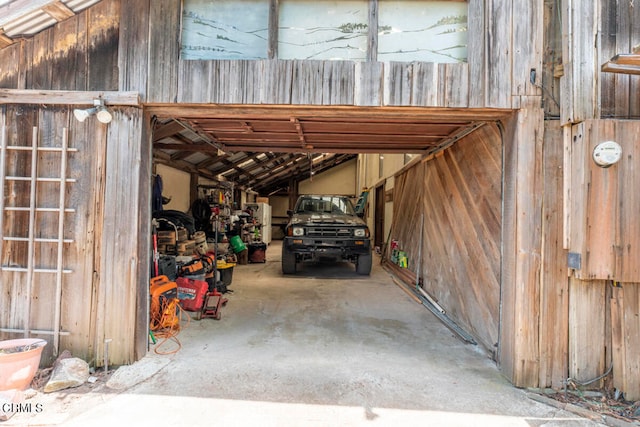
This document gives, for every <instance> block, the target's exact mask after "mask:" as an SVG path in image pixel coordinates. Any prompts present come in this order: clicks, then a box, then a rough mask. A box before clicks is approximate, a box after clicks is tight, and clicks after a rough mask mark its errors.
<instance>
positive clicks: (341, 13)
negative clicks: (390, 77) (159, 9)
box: [181, 0, 468, 63]
mask: <svg viewBox="0 0 640 427" xmlns="http://www.w3.org/2000/svg"><path fill="white" fill-rule="evenodd" d="M467 11H468V3H467V2H466V1H451V0H449V1H431V0H377V1H373V2H370V1H368V0H340V1H336V0H280V1H278V2H276V1H275V0H244V1H237V0H217V1H215V2H211V1H206V0H185V2H184V8H183V13H182V15H183V20H182V46H181V57H182V59H183V60H198V59H201V60H216V59H230V60H239V59H248V60H260V59H302V60H350V61H366V60H380V61H400V62H413V61H422V62H436V63H445V62H466V59H467V15H468V12H467Z"/></svg>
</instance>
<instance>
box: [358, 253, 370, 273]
mask: <svg viewBox="0 0 640 427" xmlns="http://www.w3.org/2000/svg"><path fill="white" fill-rule="evenodd" d="M356 273H358V274H362V275H367V276H368V275H369V274H371V254H368V255H358V260H357V261H356Z"/></svg>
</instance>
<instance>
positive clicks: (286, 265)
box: [282, 245, 296, 274]
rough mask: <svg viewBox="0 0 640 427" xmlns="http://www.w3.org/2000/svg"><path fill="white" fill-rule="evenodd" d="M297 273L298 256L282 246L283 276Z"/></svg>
mask: <svg viewBox="0 0 640 427" xmlns="http://www.w3.org/2000/svg"><path fill="white" fill-rule="evenodd" d="M295 273H296V254H294V253H291V252H289V251H288V250H287V249H286V248H285V247H284V245H283V246H282V274H295Z"/></svg>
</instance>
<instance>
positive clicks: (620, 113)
mask: <svg viewBox="0 0 640 427" xmlns="http://www.w3.org/2000/svg"><path fill="white" fill-rule="evenodd" d="M599 12H600V14H601V19H600V22H601V27H602V28H601V30H600V32H599V33H598V36H599V40H600V49H599V52H598V53H599V63H598V65H601V64H603V63H605V62H607V61H608V60H609V59H611V58H612V57H613V56H615V55H617V54H620V53H631V52H632V51H633V48H634V47H637V46H640V26H639V25H640V24H639V23H640V7H638V5H637V3H636V4H635V5H634V3H633V2H629V1H622V2H621V1H616V0H600V11H599ZM600 83H601V111H600V114H601V117H603V118H614V117H615V118H629V119H638V118H640V96H638V93H640V76H633V75H628V74H617V73H601V74H600Z"/></svg>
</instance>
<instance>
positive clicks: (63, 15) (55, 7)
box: [42, 0, 75, 22]
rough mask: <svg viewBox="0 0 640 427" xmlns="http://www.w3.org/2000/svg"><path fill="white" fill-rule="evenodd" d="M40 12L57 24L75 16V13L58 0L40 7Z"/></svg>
mask: <svg viewBox="0 0 640 427" xmlns="http://www.w3.org/2000/svg"><path fill="white" fill-rule="evenodd" d="M42 11H43V12H45V13H46V14H47V15H49V16H50V17H52V18H53V19H55V20H56V21H58V22H60V21H64V20H65V19H68V18H71V17H72V16H75V12H74V11H73V10H71V9H69V8H68V7H67V5H66V4H64V3H62V2H61V1H59V0H58V1H54V2H51V3H49V4H46V5H44V6H42Z"/></svg>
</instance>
